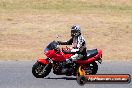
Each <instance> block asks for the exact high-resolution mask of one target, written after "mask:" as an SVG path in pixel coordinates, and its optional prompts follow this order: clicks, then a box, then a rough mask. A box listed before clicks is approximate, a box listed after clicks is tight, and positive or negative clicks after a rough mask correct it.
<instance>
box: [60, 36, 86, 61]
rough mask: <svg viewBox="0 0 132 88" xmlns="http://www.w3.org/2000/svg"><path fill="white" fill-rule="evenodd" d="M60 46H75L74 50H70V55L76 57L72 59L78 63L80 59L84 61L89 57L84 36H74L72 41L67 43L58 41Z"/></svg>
mask: <svg viewBox="0 0 132 88" xmlns="http://www.w3.org/2000/svg"><path fill="white" fill-rule="evenodd" d="M58 43H59V44H60V45H73V49H72V50H70V52H69V53H73V54H74V55H73V56H71V57H70V59H72V61H76V60H78V59H82V58H83V57H85V56H86V55H87V53H86V43H85V39H84V38H83V36H81V35H79V36H77V37H76V36H74V37H72V38H71V39H70V40H68V41H66V42H62V41H58Z"/></svg>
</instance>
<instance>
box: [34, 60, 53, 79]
mask: <svg viewBox="0 0 132 88" xmlns="http://www.w3.org/2000/svg"><path fill="white" fill-rule="evenodd" d="M51 68H52V65H51V64H48V65H46V64H42V63H39V62H36V63H35V64H34V65H33V67H32V74H33V75H34V76H35V77H36V78H44V77H46V76H47V75H48V74H49V73H50V72H51Z"/></svg>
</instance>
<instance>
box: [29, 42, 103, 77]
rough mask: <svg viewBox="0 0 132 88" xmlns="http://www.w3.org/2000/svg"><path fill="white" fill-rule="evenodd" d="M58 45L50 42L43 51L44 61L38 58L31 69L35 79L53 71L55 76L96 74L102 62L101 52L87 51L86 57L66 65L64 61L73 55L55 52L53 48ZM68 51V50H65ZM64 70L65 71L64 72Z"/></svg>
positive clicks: (60, 51) (95, 50)
mask: <svg viewBox="0 0 132 88" xmlns="http://www.w3.org/2000/svg"><path fill="white" fill-rule="evenodd" d="M57 45H58V43H57V42H56V41H53V42H51V43H50V44H49V45H48V46H47V47H46V48H45V50H44V54H45V55H46V56H47V58H46V59H44V58H39V59H38V60H37V62H36V63H35V64H34V65H33V67H32V73H33V75H34V76H35V77H36V78H44V77H46V76H47V75H48V74H49V73H50V72H51V69H53V73H54V74H56V75H66V76H72V75H74V76H79V75H84V74H96V73H97V71H98V64H97V63H96V61H98V62H99V63H101V62H102V50H97V49H93V50H87V56H86V57H84V58H83V59H81V60H77V61H75V62H73V63H69V64H66V63H65V60H66V59H67V58H69V57H71V56H72V55H73V54H65V53H63V52H62V50H61V49H60V48H59V52H56V50H55V48H56V46H57ZM65 50H69V48H65ZM64 69H67V70H66V71H64Z"/></svg>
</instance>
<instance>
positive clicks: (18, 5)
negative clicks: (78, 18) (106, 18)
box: [0, 0, 132, 13]
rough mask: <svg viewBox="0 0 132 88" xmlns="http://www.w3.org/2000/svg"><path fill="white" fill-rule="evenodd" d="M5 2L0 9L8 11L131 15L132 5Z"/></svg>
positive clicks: (54, 0) (78, 1)
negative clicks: (88, 12)
mask: <svg viewBox="0 0 132 88" xmlns="http://www.w3.org/2000/svg"><path fill="white" fill-rule="evenodd" d="M90 1H91V2H89V1H85V2H84V1H82V0H5V1H0V9H1V10H5V11H10V10H48V11H63V12H68V11H70V12H71V11H73V12H74V11H75V12H76V11H91V10H94V11H95V10H101V11H104V10H105V11H118V12H130V13H132V4H131V2H129V3H128V4H123V5H122V3H119V2H114V1H109V0H106V1H105V0H104V1H102V2H99V0H93V1H92V0H90Z"/></svg>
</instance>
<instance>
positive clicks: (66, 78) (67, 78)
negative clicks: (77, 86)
mask: <svg viewBox="0 0 132 88" xmlns="http://www.w3.org/2000/svg"><path fill="white" fill-rule="evenodd" d="M45 79H55V80H58V79H64V80H76V78H73V77H71V78H69V77H61V78H50V77H48V78H45Z"/></svg>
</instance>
